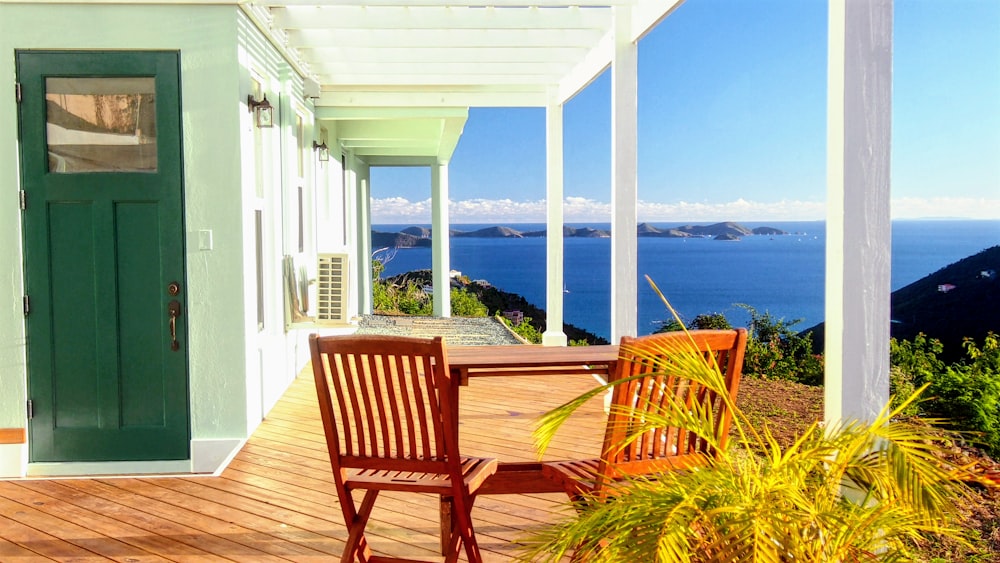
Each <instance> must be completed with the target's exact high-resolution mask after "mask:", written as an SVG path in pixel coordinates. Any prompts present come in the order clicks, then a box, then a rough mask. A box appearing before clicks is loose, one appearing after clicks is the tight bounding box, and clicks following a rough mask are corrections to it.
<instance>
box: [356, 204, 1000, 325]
mask: <svg viewBox="0 0 1000 563" xmlns="http://www.w3.org/2000/svg"><path fill="white" fill-rule="evenodd" d="M688 224H690V223H688ZM702 224H703V223H702ZM741 224H742V225H744V226H747V227H749V228H754V227H759V226H770V227H776V228H778V229H781V230H784V231H788V232H789V233H792V234H789V235H780V236H773V237H772V236H763V235H756V236H748V237H743V239H742V240H740V241H738V242H724V241H715V240H711V239H707V238H691V239H674V238H645V237H643V238H640V239H639V248H638V273H639V333H640V334H649V333H651V332H654V331H655V330H656V329H657V328H658V327H659V326H660V324H661V323H662V322H663V321H664V320H666V319H669V318H670V314H669V312H668V311H667V310H666V308H665V307H664V305H663V303H662V302H660V301H659V298H658V297H657V296H656V294H655V293H654V292H653V290H652V289H651V288H650V287H649V285H648V284H647V283H646V281H645V279H644V278H643V276H644V275H649V277H650V278H652V279H653V281H654V282H655V283H656V284H657V286H659V288H660V289H661V290H662V291H663V293H664V295H666V297H667V299H669V300H670V303H671V304H672V305H673V306H674V308H675V309H676V310H677V311H678V313H680V314H681V316H682V317H683V318H684V320H685V321H688V320H690V319H693V318H694V317H695V316H697V315H700V314H705V313H722V314H724V315H725V316H726V318H728V319H729V321H730V322H731V323H732V324H733V325H734V326H746V324H747V322H748V321H749V319H750V316H749V314H748V313H747V312H746V310H745V309H743V308H741V307H740V306H739V305H738V304H741V303H742V304H746V305H749V306H751V307H753V308H754V309H756V310H757V311H758V312H761V313H763V312H767V313H769V314H770V315H771V316H772V317H773V318H777V319H784V320H785V321H786V322H789V323H791V322H792V321H798V322H797V323H795V324H794V325H793V328H795V329H806V328H809V327H811V326H813V325H815V324H817V323H819V322H822V321H823V315H824V310H823V307H824V305H823V302H824V295H823V293H824V283H825V281H824V280H825V275H824V271H825V260H826V257H825V241H826V232H825V227H824V222H822V221H807V222H780V221H779V222H764V223H757V222H746V223H741ZM654 225H655V226H657V227H661V228H663V227H676V226H679V225H680V223H654ZM410 226H413V225H386V224H382V225H374V227H373V229H374V230H376V231H383V232H397V231H400V230H402V229H404V228H406V227H410ZM419 226H425V227H429V225H419ZM491 226H494V225H488V224H467V225H452V229H455V230H461V231H474V230H477V229H481V228H485V227H491ZM503 226H507V227H510V228H512V229H516V230H518V231H522V232H526V231H533V230H541V229H544V228H545V225H544V224H540V223H523V224H504V225H503ZM570 226H573V227H587V226H590V227H594V228H598V229H608V228H609V225H607V224H595V223H588V224H584V223H579V224H577V223H571V224H570ZM997 244H1000V221H961V220H924V221H916V220H910V221H893V224H892V290H896V289H899V288H901V287H904V286H906V285H908V284H910V283H912V282H914V281H917V280H919V279H920V278H922V277H924V276H926V275H928V274H931V273H933V272H935V271H937V270H939V269H941V268H943V267H945V266H947V265H949V264H951V263H953V262H956V261H958V260H961V259H962V258H965V257H967V256H970V255H972V254H975V253H977V252H979V251H980V250H983V249H985V248H989V247H991V246H994V245H997ZM564 248H565V262H564V268H565V273H564V278H565V281H566V287H565V293H564V295H563V297H564V299H565V301H564V303H565V306H564V314H563V319H564V320H565V321H566V322H568V323H571V324H573V325H576V326H578V327H580V328H583V329H586V330H588V331H590V332H592V333H594V334H597V335H599V336H602V337H604V338H609V336H610V333H611V313H610V307H611V305H610V303H611V301H610V292H611V241H610V239H594V238H566V239H565V240H564ZM430 267H431V250H430V249H429V248H403V249H399V250H398V251H397V252H396V253H395V255H394V256H393V257H392V259H391V260H389V261H388V263H387V264H386V271H385V275H388V276H391V275H396V274H400V273H404V272H408V271H412V270H419V269H429V268H430ZM451 267H452V269H454V270H458V271H460V272H462V274H464V275H466V276H468V277H469V278H470V279H474V280H476V279H484V280H487V281H489V282H490V283H491V284H493V285H494V286H495V287H498V288H500V289H503V290H504V291H509V292H513V293H518V294H520V295H522V296H524V297H525V299H527V300H528V301H529V302H531V303H533V304H535V305H537V306H539V307H541V308H545V238H524V239H509V238H471V237H470V238H464V237H463V238H454V237H453V238H452V239H451Z"/></svg>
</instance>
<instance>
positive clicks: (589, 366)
mask: <svg viewBox="0 0 1000 563" xmlns="http://www.w3.org/2000/svg"><path fill="white" fill-rule="evenodd" d="M447 352H448V364H449V366H450V368H451V373H452V377H453V378H455V379H457V380H458V382H459V385H463V386H464V385H468V384H469V379H470V378H473V377H511V376H514V377H517V376H527V375H596V376H599V377H601V378H602V379H603V380H604V381H607V380H608V379H609V378H610V376H611V374H612V373H614V370H615V364H616V362H617V361H618V346H614V345H604V346H568V347H567V346H539V345H532V344H525V345H520V346H449V347H448V350H447ZM457 395H458V387H455V395H454V396H453V399H454V400H455V401H456V403H455V404H458V403H457V401H458V396H457ZM455 431H456V432H457V431H458V428H457V427H456V429H455ZM598 439H599V437H598ZM553 492H562V488H561V487H559V486H557V485H555V484H554V483H552V482H550V481H549V480H548V479H546V478H545V477H543V476H542V464H541V463H538V462H503V461H501V462H500V464H499V467H498V469H497V472H496V474H494V475H493V476H492V477H490V478H489V479H488V480H487V481H486V483H484V484H483V486H482V487H481V488H480V489H479V493H480V494H512V493H513V494H521V493H553ZM442 506H443V505H442Z"/></svg>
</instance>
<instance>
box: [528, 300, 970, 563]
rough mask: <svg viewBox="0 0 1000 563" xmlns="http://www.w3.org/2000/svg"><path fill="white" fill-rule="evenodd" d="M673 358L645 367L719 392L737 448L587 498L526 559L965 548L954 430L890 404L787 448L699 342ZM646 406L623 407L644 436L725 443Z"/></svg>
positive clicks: (702, 413) (678, 416) (795, 557)
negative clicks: (758, 420)
mask: <svg viewBox="0 0 1000 563" xmlns="http://www.w3.org/2000/svg"><path fill="white" fill-rule="evenodd" d="M650 283H652V282H650ZM653 287H654V289H656V287H655V285H654V286H653ZM657 293H659V290H657ZM661 298H662V294H661ZM664 302H666V300H665V299H664ZM667 307H668V308H669V307H670V305H669V303H667ZM671 311H672V309H671ZM674 316H675V317H676V313H675V314H674ZM661 352H662V351H661ZM668 352H669V360H658V359H657V356H659V355H660V354H659V353H658V354H656V355H654V356H652V357H649V358H643V359H642V361H652V362H655V365H656V366H657V368H658V369H660V370H662V371H663V372H664V374H665V375H667V376H668V377H670V376H673V377H677V378H680V379H682V380H683V379H686V380H692V381H697V382H698V383H700V384H702V385H705V386H707V387H709V388H710V389H713V390H714V392H715V393H717V394H718V395H719V396H720V397H722V398H723V400H724V401H726V402H727V403H728V404H727V407H728V408H729V409H730V410H731V411H732V412H733V422H732V425H733V426H732V427H733V432H734V434H733V437H734V442H735V444H734V445H733V446H732V447H730V448H729V449H725V450H719V455H718V456H717V457H716V458H713V459H710V460H708V461H707V465H705V466H704V467H699V468H696V469H692V470H688V471H668V470H665V471H662V472H660V473H657V474H655V475H653V476H652V477H651V478H636V479H630V480H625V481H622V482H621V483H620V484H618V485H617V486H616V488H615V489H614V490H613V491H612V494H611V497H610V500H602V499H600V498H590V499H589V501H588V502H585V503H582V504H580V505H578V506H576V508H577V509H578V510H577V512H576V513H575V514H572V515H569V516H567V517H566V518H565V519H563V520H561V521H559V522H557V523H555V524H552V525H549V526H546V527H545V528H543V529H542V530H540V531H538V532H537V533H536V534H535V535H534V536H532V537H531V538H529V539H528V540H527V541H526V542H525V547H524V550H523V552H522V556H523V558H524V559H525V560H532V561H537V560H542V561H559V560H561V559H562V558H563V557H564V556H566V555H568V554H570V553H571V552H572V553H574V558H575V559H576V560H582V561H599V562H603V561H609V562H617V561H643V562H648V561H664V562H666V561H670V562H674V561H692V562H732V561H776V562H782V561H789V562H791V561H808V562H813V561H876V560H878V561H894V560H907V559H908V558H909V557H910V556H911V555H912V553H911V552H912V550H913V545H914V544H913V542H914V541H915V540H919V539H920V538H921V537H922V536H923V535H924V534H937V535H941V536H944V537H948V538H951V539H952V540H954V541H957V542H959V543H964V536H963V531H962V529H961V528H960V527H958V526H957V525H956V524H955V522H956V508H955V507H956V503H955V502H954V501H955V500H956V499H958V498H960V497H961V496H963V495H964V494H966V492H967V491H966V488H965V485H964V484H963V483H962V481H961V479H960V477H962V474H961V473H960V470H958V469H956V468H954V467H950V466H948V465H947V464H946V463H944V462H943V461H942V459H941V458H940V457H939V456H938V454H939V453H941V451H942V449H943V446H942V445H941V444H942V442H941V440H940V438H941V437H942V435H943V434H946V433H944V432H943V431H940V430H936V429H934V428H933V427H930V426H926V425H923V424H916V423H910V422H908V421H906V420H901V419H898V418H897V416H898V414H899V410H898V409H897V410H891V409H889V408H888V407H887V408H885V409H883V411H882V412H881V413H880V414H879V415H878V416H877V417H876V418H875V419H874V420H872V421H870V422H868V423H860V422H844V423H839V424H832V425H830V426H828V427H825V428H824V427H822V426H820V425H818V424H813V425H812V426H810V427H809V428H808V429H807V430H806V431H805V432H804V433H803V434H802V435H801V436H800V437H799V438H798V440H796V441H795V442H794V443H793V444H792V445H791V446H789V447H786V448H782V447H780V446H779V445H778V444H777V443H776V442H775V440H774V439H773V437H772V436H771V433H770V431H769V430H768V429H767V428H766V427H764V428H762V429H759V430H758V429H755V428H753V427H752V426H751V425H750V423H749V422H748V420H747V419H746V417H745V416H744V414H743V413H742V412H741V411H740V410H739V408H738V407H737V406H736V405H735V404H732V402H731V401H730V399H729V398H728V394H727V393H726V390H725V386H724V378H723V376H722V374H721V373H720V371H719V369H718V367H717V366H714V365H710V364H708V363H706V362H705V361H704V358H703V356H701V355H700V354H698V353H697V352H696V351H695V350H694V349H693V346H692V347H690V348H681V349H677V350H669V351H668ZM625 381H627V380H625ZM616 383H617V382H612V383H610V384H608V385H604V386H601V387H598V388H597V389H594V390H592V391H590V392H588V393H586V394H584V395H582V396H581V397H579V398H577V399H575V400H573V401H571V402H569V403H567V404H565V405H563V406H561V407H559V408H557V409H555V410H554V411H552V412H550V413H547V414H546V415H545V416H544V417H543V419H542V421H541V423H540V425H539V427H538V430H537V431H536V438H537V441H538V444H539V450H540V451H544V448H545V446H546V445H547V444H548V443H549V441H550V440H551V439H552V437H553V435H554V434H555V432H556V431H557V429H558V428H559V426H560V425H561V424H562V423H563V422H564V421H565V420H566V419H567V418H568V417H569V416H570V415H571V413H572V412H573V411H574V410H575V409H576V408H578V407H579V406H580V405H582V404H584V403H586V402H587V401H589V400H590V399H591V398H593V397H596V396H598V395H600V394H602V393H605V392H606V391H607V389H609V388H610V386H612V385H615V384H616ZM667 396H668V397H670V396H672V394H669V393H668V394H667ZM913 400H914V399H913V398H911V399H910V401H913ZM649 407H650V406H649V405H639V406H637V407H635V410H634V411H632V410H627V411H625V412H626V414H629V415H630V417H631V420H630V424H631V425H633V426H634V427H635V428H636V430H635V432H636V433H638V432H641V431H643V430H645V429H646V428H648V427H649V426H675V427H679V428H680V429H682V430H683V431H687V432H691V433H692V434H693V435H695V436H697V437H698V439H700V440H707V441H709V443H710V444H714V445H717V444H718V439H717V434H716V431H715V417H714V416H713V413H712V412H711V410H708V409H704V410H692V409H691V408H689V407H688V406H687V405H686V404H683V403H675V402H670V401H668V402H667V404H664V405H663V406H662V407H661V408H659V409H650V408H649Z"/></svg>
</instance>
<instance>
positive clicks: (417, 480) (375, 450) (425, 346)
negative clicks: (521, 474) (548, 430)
mask: <svg viewBox="0 0 1000 563" xmlns="http://www.w3.org/2000/svg"><path fill="white" fill-rule="evenodd" d="M309 346H310V348H311V351H312V366H313V373H314V375H315V379H316V392H317V394H318V397H319V407H320V414H321V415H322V419H323V429H324V431H325V433H326V441H327V447H328V449H329V452H330V463H331V465H332V466H333V477H334V481H335V482H336V487H337V496H338V498H339V499H340V506H341V509H342V510H343V513H344V520H345V522H346V524H347V528H348V532H349V533H348V539H347V546H346V547H345V548H344V554H343V557H342V558H341V561H342V562H345V563H346V562H350V561H355V560H359V561H364V562H369V561H372V562H377V561H403V560H401V559H390V558H384V557H372V555H371V549H370V546H369V545H368V542H367V540H366V539H365V534H364V530H365V525H366V524H367V522H368V518H369V516H370V514H371V511H372V507H373V506H374V504H375V499H376V497H377V496H378V493H379V492H380V491H408V492H416V493H433V494H437V495H440V496H441V498H442V500H444V501H447V502H448V503H450V504H451V510H450V513H451V517H450V518H451V524H452V525H451V530H450V533H448V532H449V531H448V530H445V529H443V530H442V535H443V539H442V541H444V538H448V541H447V542H446V543H447V549H446V550H445V554H446V556H447V558H446V561H456V560H457V559H458V556H459V549H460V548H459V542H461V543H462V544H464V547H465V553H466V557H467V558H468V560H469V561H470V562H478V561H482V558H481V556H480V554H479V546H478V544H477V543H476V535H475V531H474V530H473V526H472V519H471V515H470V514H471V511H472V504H473V500H474V497H475V493H476V490H477V489H478V488H479V486H480V485H481V484H482V483H483V481H484V480H485V479H486V478H487V477H489V476H490V475H492V474H493V473H495V472H496V468H497V462H496V460H494V459H486V458H463V457H460V455H459V451H458V418H457V415H458V406H457V405H455V404H453V403H454V399H453V398H454V397H455V396H457V394H455V393H453V391H454V389H453V388H452V385H456V384H457V383H456V382H453V381H452V380H451V375H450V373H449V370H448V358H447V354H446V352H445V347H444V342H443V340H442V339H441V338H440V337H438V338H435V339H433V340H430V339H423V338H408V337H389V336H329V337H319V336H317V335H315V334H314V335H312V336H310V338H309ZM355 489H363V490H365V495H364V499H363V500H362V501H361V505H360V507H358V506H355V502H354V499H353V497H352V495H351V491H353V490H355Z"/></svg>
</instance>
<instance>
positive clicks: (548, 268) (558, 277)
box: [542, 103, 566, 346]
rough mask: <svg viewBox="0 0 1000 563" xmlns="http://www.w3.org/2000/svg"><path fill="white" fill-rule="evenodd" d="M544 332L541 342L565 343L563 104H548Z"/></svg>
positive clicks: (553, 344)
mask: <svg viewBox="0 0 1000 563" xmlns="http://www.w3.org/2000/svg"><path fill="white" fill-rule="evenodd" d="M545 210H546V216H545V227H546V235H545V237H546V239H545V332H544V333H542V344H544V345H545V346H565V345H566V334H565V333H564V332H563V288H564V287H565V283H564V281H563V106H562V104H556V103H550V104H549V105H548V106H547V107H546V108H545Z"/></svg>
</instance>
